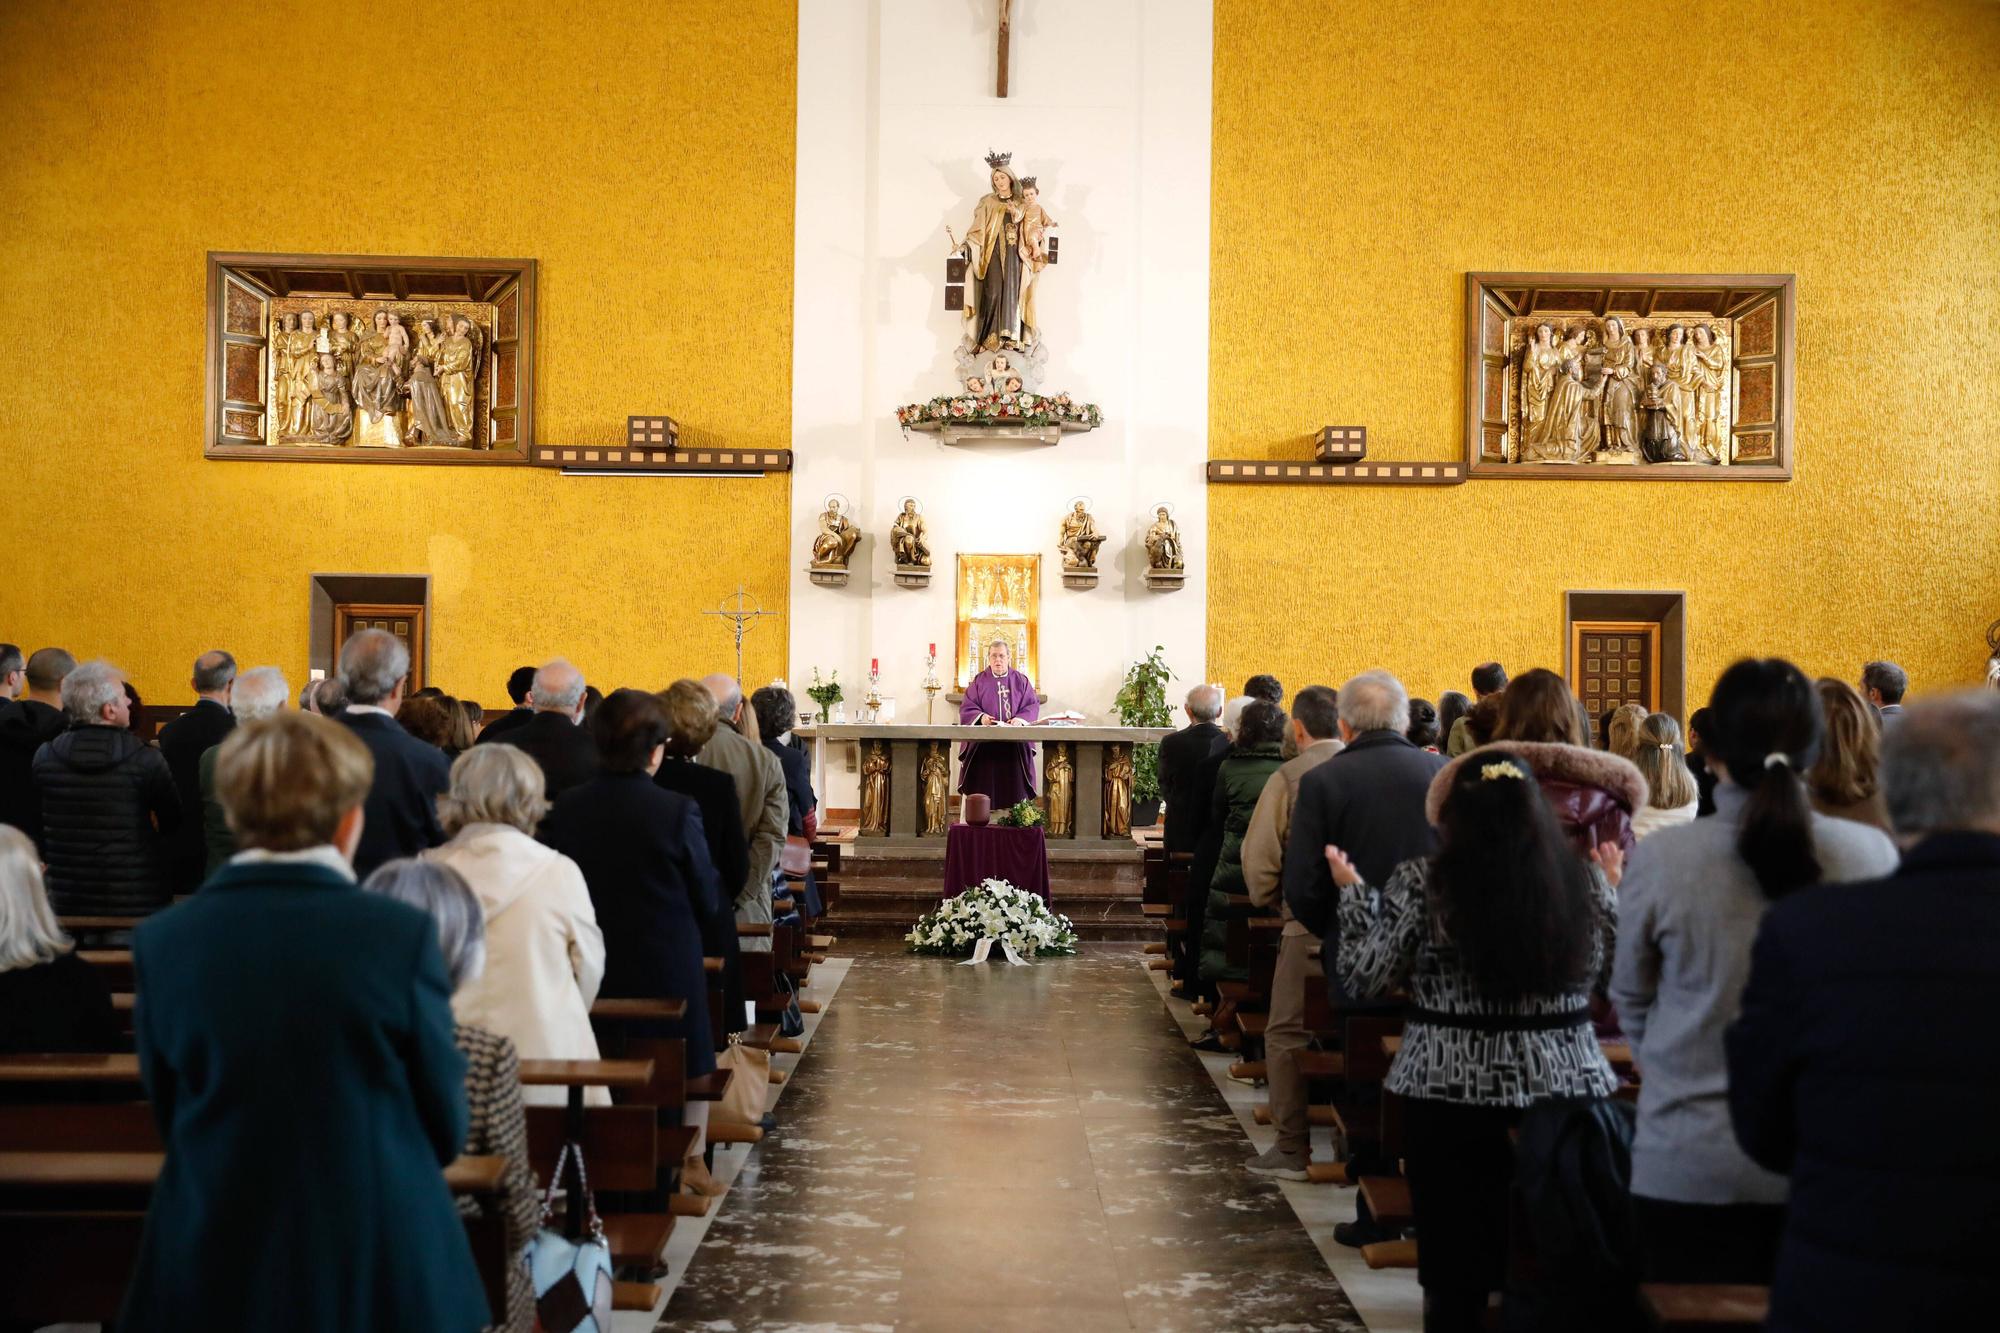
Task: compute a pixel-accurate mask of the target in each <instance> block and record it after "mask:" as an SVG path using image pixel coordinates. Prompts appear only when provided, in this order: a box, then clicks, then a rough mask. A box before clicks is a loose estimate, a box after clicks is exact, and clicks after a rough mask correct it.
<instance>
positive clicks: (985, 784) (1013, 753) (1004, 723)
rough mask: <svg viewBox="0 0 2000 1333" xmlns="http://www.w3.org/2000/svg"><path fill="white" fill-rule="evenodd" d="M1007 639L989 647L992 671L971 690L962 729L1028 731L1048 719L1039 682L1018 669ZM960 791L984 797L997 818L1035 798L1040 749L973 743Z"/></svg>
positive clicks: (964, 755)
mask: <svg viewBox="0 0 2000 1333" xmlns="http://www.w3.org/2000/svg"><path fill="white" fill-rule="evenodd" d="M1011 658H1012V653H1011V651H1010V650H1009V649H1008V647H1007V641H1006V640H1005V639H995V640H993V642H992V643H989V644H987V645H986V670H984V671H982V672H980V673H979V674H978V675H976V676H974V677H973V678H972V680H971V681H970V682H969V683H968V684H967V685H966V687H965V701H964V702H963V703H961V704H960V705H959V706H958V720H959V722H960V723H961V724H971V725H973V726H980V727H1023V726H1026V725H1027V724H1028V723H1030V722H1033V721H1034V720H1035V719H1036V718H1038V717H1040V716H1041V715H1042V705H1041V702H1040V701H1039V700H1038V699H1037V698H1036V697H1035V685H1034V682H1033V681H1031V680H1029V679H1028V678H1027V677H1026V676H1024V675H1022V674H1021V673H1020V672H1018V671H1016V670H1014V667H1013V662H1012V661H1011ZM958 789H959V791H960V792H961V793H963V792H984V793H985V794H986V795H987V796H990V797H991V798H992V799H993V809H994V812H995V813H996V814H997V813H998V812H999V811H1002V810H1005V809H1006V808H1007V807H1008V806H1010V805H1013V804H1015V803H1016V802H1019V801H1023V800H1026V799H1027V798H1028V797H1031V796H1033V795H1034V794H1035V752H1034V747H1033V746H1032V745H1031V744H1030V743H1027V742H1023V741H997V740H995V741H967V742H966V743H965V744H964V745H961V746H960V747H959V750H958Z"/></svg>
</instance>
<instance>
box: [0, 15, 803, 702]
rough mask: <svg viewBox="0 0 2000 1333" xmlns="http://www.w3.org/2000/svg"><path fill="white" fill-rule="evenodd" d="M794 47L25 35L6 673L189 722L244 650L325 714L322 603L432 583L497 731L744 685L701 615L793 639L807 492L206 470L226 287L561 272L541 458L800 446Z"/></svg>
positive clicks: (436, 650)
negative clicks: (206, 359)
mask: <svg viewBox="0 0 2000 1333" xmlns="http://www.w3.org/2000/svg"><path fill="white" fill-rule="evenodd" d="M795 46H796V11H795V7H794V4H793V3H792V0H700V2H697V0H676V2H674V3H664V4H663V3H659V2H658V0H623V2H621V3H594V4H592V5H590V6H587V7H582V8H578V7H561V6H544V5H539V4H521V3H514V2H513V0H455V2H454V3H451V4H441V3H430V2H429V0H424V2H420V3H408V4H394V5H377V6H359V7H357V6H352V5H302V4H291V3H285V4H268V3H249V2H246V0H219V2H215V0H212V2H210V3H199V4H197V3H188V2H186V0H155V2H154V3H132V2H131V0H11V3H8V4H6V5H4V6H0V123H4V124H5V125H6V127H7V129H6V133H5V138H4V142H0V386H4V387H0V467H4V469H5V473H6V481H5V484H4V492H0V493H4V496H5V499H4V501H0V503H4V506H5V510H4V512H5V515H6V518H5V524H4V531H5V533H6V535H7V544H8V547H9V550H8V552H7V560H6V573H5V575H4V577H0V639H8V640H12V641H14V642H18V643H22V644H25V645H27V646H28V647H30V648H33V647H35V646H38V645H42V644H47V643H61V644H63V645H65V646H67V647H69V648H71V649H72V650H73V651H75V652H77V653H78V654H79V655H91V656H95V655H107V656H110V657H111V658H113V660H115V661H117V662H119V663H120V664H121V665H124V666H125V667H126V668H127V669H128V670H129V671H131V672H132V674H133V679H134V682H135V683H136V684H137V685H138V687H139V689H140V690H141V692H142V693H144V694H145V695H146V697H147V698H148V700H149V701H157V702H173V701H177V700H182V699H185V698H186V697H187V685H186V681H187V674H188V666H189V663H190V662H191V660H192V659H193V657H194V655H195V654H196V653H197V652H198V651H200V650H202V649H206V648H210V647H215V646H224V647H228V648H230V649H232V650H233V651H234V652H235V653H236V655H237V657H238V659H239V660H240V661H242V662H243V663H244V664H245V665H249V664H251V663H261V662H273V663H278V664H280V665H282V666H284V667H285V668H286V669H287V670H288V672H290V673H291V675H292V676H293V678H294V680H295V681H296V680H300V679H302V678H303V674H304V668H305V665H306V652H307V635H308V625H307V586H308V585H307V580H308V576H309V575H310V574H313V573H320V572H324V573H399V574H407V573H427V574H429V575H430V576H431V577H432V580H433V584H432V608H433V637H432V656H431V664H432V679H433V681H434V682H435V683H437V684H440V685H443V686H444V687H445V688H447V689H450V690H453V691H456V692H460V693H463V694H466V695H469V696H471V697H474V698H479V699H481V700H483V701H485V702H488V703H489V704H490V703H493V702H504V695H503V692H502V688H501V687H502V685H503V684H504V682H505V679H506V675H507V672H508V671H509V670H510V669H511V668H513V667H514V666H516V665H518V664H520V663H522V662H527V661H539V660H541V659H543V658H546V657H548V656H550V655H552V654H555V653H558V652H561V653H567V654H569V655H570V656H572V657H574V658H575V659H576V660H577V662H578V663H579V664H581V665H582V666H583V667H584V669H585V671H586V672H587V673H588V675H589V676H590V678H591V679H592V680H594V681H597V682H599V683H602V684H605V685H613V684H626V683H629V684H643V685H652V686H657V685H660V684H664V683H665V682H666V681H667V680H668V679H671V678H672V676H673V675H676V674H682V673H690V672H700V671H709V670H715V669H719V668H726V667H727V666H728V665H730V664H731V663H733V660H734V659H733V650H732V648H731V646H730V641H729V638H728V636H727V633H726V632H725V628H724V626H723V625H722V624H721V623H720V622H718V621H717V620H716V619H715V618H714V617H708V618H703V617H702V616H700V615H699V610H700V608H701V607H704V606H714V605H716V604H717V602H718V601H719V600H720V599H721V598H722V596H723V594H724V593H725V592H726V591H728V590H730V589H733V588H734V587H735V586H736V584H737V582H738V580H739V579H740V580H742V581H743V582H744V583H746V584H747V585H748V587H749V589H750V591H751V593H752V594H753V595H755V596H757V597H759V598H760V599H761V600H762V602H763V605H764V606H765V607H767V608H769V609H772V610H776V611H783V610H784V609H785V587H786V580H785V572H784V567H785V562H786V543H787V534H788V522H787V517H786V513H787V499H788V484H787V483H788V479H787V478H786V477H783V476H776V477H769V478H762V479H733V480H695V479H679V478H676V479H643V478H624V479H615V478H610V479H572V478H563V477H560V476H558V475H557V474H556V473H554V472H552V471H544V470H542V469H538V468H492V469H477V468H463V467H457V468H444V467H403V466H384V465H376V466H361V465H334V464H320V463H295V464H293V463H239V462H205V461H203V459H202V457H201V448H202V388H203V386H202V380H201V374H202V345H203V343H202V330H203V321H202V310H203V301H204V290H203V265H204V254H205V252H206V251H208V250H271V251H307V252H315V253H362V254H456V255H495V256H515V255H526V256H533V257H535V258H536V259H538V260H540V262H541V282H540V292H539V296H540V310H541V328H540V333H539V338H538V345H537V353H538V373H537V386H536V388H537V401H536V406H537V412H538V421H537V426H538V431H537V433H538V436H539V438H540V439H542V440H544V441H549V442H582V443H599V444H601V443H609V442H613V441H617V440H620V439H622V438H623V435H624V430H625V417H626V415H627V414H628V413H632V412H647V411H668V412H671V413H673V414H674V415H676V416H677V417H679V418H680V420H681V422H682V425H683V434H682V438H683V441H684V442H687V443H704V444H717V445H732V446H739V445H740V446H779V447H786V446H789V444H790V436H791V411H790V401H791V266H792V180H793V172H792V160H793V141H794V125H793V120H794V91H793V90H794V83H795V78H794V76H795V63H794V59H795ZM785 639H786V635H785V630H784V622H783V620H782V619H780V620H767V621H765V622H763V624H762V625H760V626H759V627H758V628H757V629H756V630H755V631H754V632H753V633H752V634H751V635H750V638H749V640H748V643H747V644H746V654H745V663H744V674H745V678H746V679H747V680H751V681H762V680H768V679H770V678H771V677H772V676H773V675H777V674H781V673H782V672H783V670H784V659H785Z"/></svg>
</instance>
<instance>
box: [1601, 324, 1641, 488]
mask: <svg viewBox="0 0 2000 1333" xmlns="http://www.w3.org/2000/svg"><path fill="white" fill-rule="evenodd" d="M1603 342H1604V368H1603V373H1604V380H1603V393H1604V444H1603V447H1602V449H1601V450H1600V452H1601V453H1606V454H1616V455H1619V456H1621V457H1630V455H1631V454H1632V452H1633V447H1634V446H1635V445H1636V444H1637V443H1638V441H1639V431H1638V422H1637V420H1636V417H1635V412H1634V409H1635V407H1636V405H1637V402H1638V392H1639V377H1638V360H1639V357H1638V346H1637V344H1635V343H1634V342H1633V341H1632V339H1631V338H1630V337H1628V336H1627V335H1626V333H1625V321H1624V320H1622V319H1620V318H1618V316H1616V315H1613V316H1612V317H1611V318H1609V319H1607V320H1605V321H1604V335H1603Z"/></svg>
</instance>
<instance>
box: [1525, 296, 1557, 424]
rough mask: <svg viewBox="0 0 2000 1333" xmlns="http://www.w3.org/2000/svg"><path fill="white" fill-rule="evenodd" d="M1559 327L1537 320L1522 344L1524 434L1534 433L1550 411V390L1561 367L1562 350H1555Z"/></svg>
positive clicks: (1554, 385)
mask: <svg viewBox="0 0 2000 1333" xmlns="http://www.w3.org/2000/svg"><path fill="white" fill-rule="evenodd" d="M1555 336H1556V331H1555V329H1554V328H1553V327H1551V326H1550V325H1547V324H1537V325H1536V326H1535V332H1534V334H1533V335H1532V336H1531V337H1530V338H1529V339H1528V341H1527V343H1526V344H1525V345H1524V346H1523V347H1522V348H1521V434H1522V435H1523V437H1526V436H1529V435H1533V434H1534V433H1535V432H1536V431H1537V430H1539V429H1540V427H1541V424H1542V418H1543V417H1544V416H1546V415H1547V414H1548V410H1549V394H1550V393H1551V392H1552V391H1554V389H1555V387H1556V372H1557V371H1558V370H1561V369H1562V354H1561V353H1560V352H1558V351H1557V350H1556V345H1555Z"/></svg>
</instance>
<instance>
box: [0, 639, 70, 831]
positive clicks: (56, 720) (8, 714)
mask: <svg viewBox="0 0 2000 1333" xmlns="http://www.w3.org/2000/svg"><path fill="white" fill-rule="evenodd" d="M74 670H76V659H75V658H74V657H71V656H70V655H69V654H68V653H66V652H64V651H63V650H62V649H60V648H42V649H38V650H37V651H36V652H35V653H34V655H33V656H31V657H29V658H28V662H27V667H26V670H25V673H24V674H25V678H26V681H27V686H28V690H27V693H26V694H24V695H22V696H20V697H19V698H16V699H14V700H13V701H12V702H10V703H8V704H7V705H6V706H5V707H0V824H12V825H13V826H14V827H15V828H17V829H19V830H21V832H23V833H25V834H27V835H28V836H29V837H30V838H33V839H34V840H35V842H36V844H37V845H39V844H40V843H41V840H42V802H41V798H40V796H39V795H37V794H36V791H35V772H34V769H35V751H37V750H39V749H41V748H42V746H44V745H46V744H47V743H48V742H50V741H52V740H54V739H55V738H56V737H58V736H60V735H62V734H63V732H64V731H65V730H66V729H67V728H68V726H69V716H68V714H66V713H64V712H63V706H62V683H63V678H64V677H65V676H67V675H69V673H70V672H72V671H74Z"/></svg>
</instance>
